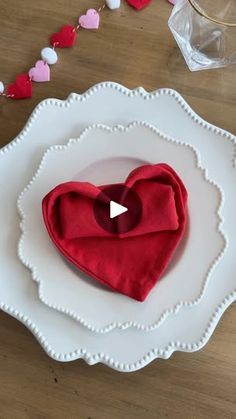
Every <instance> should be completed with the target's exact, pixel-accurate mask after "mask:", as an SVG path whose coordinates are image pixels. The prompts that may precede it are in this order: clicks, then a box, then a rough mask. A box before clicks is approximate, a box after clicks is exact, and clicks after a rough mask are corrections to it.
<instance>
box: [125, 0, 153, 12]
mask: <svg viewBox="0 0 236 419" xmlns="http://www.w3.org/2000/svg"><path fill="white" fill-rule="evenodd" d="M151 1H152V0H127V2H128V3H129V4H130V6H132V7H134V8H135V9H137V10H141V9H143V8H144V7H145V6H147V5H148V4H149V3H151Z"/></svg>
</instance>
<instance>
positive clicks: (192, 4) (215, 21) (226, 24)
mask: <svg viewBox="0 0 236 419" xmlns="http://www.w3.org/2000/svg"><path fill="white" fill-rule="evenodd" d="M188 1H189V3H190V4H191V6H192V7H193V9H194V10H195V11H196V12H197V13H198V14H199V15H200V16H202V17H205V18H206V19H208V20H210V21H211V22H214V23H217V24H218V25H224V26H232V27H235V28H236V23H231V22H224V21H223V20H219V19H216V18H214V17H211V16H209V15H208V14H207V13H206V12H204V10H202V8H201V7H200V6H199V5H198V4H197V3H196V1H195V0H188Z"/></svg>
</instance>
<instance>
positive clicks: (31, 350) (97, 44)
mask: <svg viewBox="0 0 236 419" xmlns="http://www.w3.org/2000/svg"><path fill="white" fill-rule="evenodd" d="M88 4H89V7H96V8H97V7H99V6H100V3H99V0H89V2H88V1H87V0H80V2H77V1H75V0H67V1H66V2H65V1H63V0H57V1H56V0H50V1H48V0H41V1H38V2H36V1H32V0H22V1H21V2H19V0H8V1H7V2H5V0H0V57H1V60H0V79H1V80H3V81H4V82H6V83H7V82H11V81H12V80H13V79H14V76H15V75H16V74H17V73H19V72H22V71H27V70H28V69H29V68H30V67H31V66H32V64H33V63H34V62H35V61H36V60H37V59H38V57H39V52H40V50H41V48H42V47H44V46H46V45H47V42H48V34H50V33H51V32H54V31H57V30H58V29H59V27H60V26H61V25H62V24H66V23H68V24H70V23H72V24H73V23H75V18H76V16H78V14H79V13H82V12H84V11H85V10H86V8H87V7H88ZM170 10H171V6H170V5H169V4H168V2H167V1H165V0H158V1H157V0H154V1H153V2H152V4H151V5H150V6H149V7H148V8H146V9H145V10H143V11H142V12H140V13H137V12H135V11H134V10H132V9H131V8H129V7H128V6H127V5H126V4H125V2H124V1H123V2H122V7H121V9H120V10H118V11H116V12H110V11H108V10H105V11H104V12H103V15H102V22H101V27H100V29H99V31H98V32H97V33H94V32H91V31H81V32H80V33H79V37H78V42H77V44H76V47H75V48H73V49H71V50H62V51H60V52H59V56H60V63H58V65H56V66H55V67H53V69H52V82H51V83H48V84H43V83H42V84H39V85H37V86H34V97H33V99H32V100H26V101H23V102H17V101H15V102H14V101H7V100H4V99H0V144H1V145H4V144H7V143H8V142H9V141H10V140H12V139H13V138H14V137H15V136H16V135H17V134H18V133H19V131H20V130H21V128H22V127H23V125H24V124H25V122H26V121H27V119H28V117H29V115H30V113H31V112H32V110H33V109H34V107H35V105H36V104H37V103H38V102H39V101H40V100H42V99H44V98H47V97H56V98H62V99H64V98H66V97H67V96H68V94H69V93H70V92H72V91H73V92H83V91H84V90H86V89H88V88H89V87H91V86H92V85H93V84H95V83H97V82H100V81H104V80H112V81H117V82H120V83H122V84H124V85H126V86H127V87H130V88H134V87H136V86H140V85H142V86H144V87H145V88H146V89H147V90H149V91H150V90H154V89H157V88H159V87H171V88H174V89H176V90H178V91H179V92H180V93H181V94H182V95H183V96H184V97H185V99H186V100H187V101H188V102H189V104H190V105H191V106H192V107H193V108H194V109H195V110H196V112H198V113H199V114H200V115H201V116H202V117H203V118H205V119H207V120H208V121H210V122H212V123H214V124H216V125H219V126H222V127H223V128H225V129H227V130H229V131H231V132H233V133H236V118H235V109H236V73H235V67H234V68H228V69H222V70H215V71H204V72H198V73H190V72H189V70H188V69H187V67H186V65H185V63H184V60H183V58H182V56H181V54H180V52H179V49H178V47H177V46H176V44H175V42H174V40H173V38H172V36H171V34H170V32H169V30H168V27H167V19H168V16H169V14H170ZM0 274H1V273H0ZM235 323H236V308H235V305H234V306H231V307H230V308H229V309H228V311H227V312H226V313H225V315H224V316H223V319H222V320H221V322H220V324H219V327H218V328H217V330H216V332H215V333H214V335H213V337H212V339H211V341H210V343H209V344H208V345H207V346H206V347H205V348H204V349H203V350H202V351H200V352H198V353H194V354H182V353H176V354H174V356H173V357H172V358H171V359H170V360H169V361H162V360H161V361H155V362H153V363H152V364H151V365H149V366H148V367H146V368H145V369H143V370H141V371H139V372H136V373H131V374H122V373H117V372H114V371H112V370H110V369H108V368H107V367H105V366H102V365H97V366H94V367H89V366H87V365H86V364H85V363H84V362H83V361H77V362H73V363H70V364H60V363H56V362H54V361H52V360H51V359H49V358H48V357H47V356H46V355H45V354H44V352H43V350H42V349H41V348H40V346H39V345H38V344H37V342H36V341H35V339H34V338H33V336H32V335H31V334H30V333H29V332H28V331H27V330H26V329H25V328H24V327H23V326H22V325H21V324H20V323H19V322H17V321H16V320H14V319H13V318H10V317H9V316H7V315H6V314H5V313H2V312H1V313H0V336H1V339H0V387H1V391H0V418H1V419H18V418H19V419H23V418H24V419H26V418H27V419H28V418H30V419H31V418H32V419H43V418H50V419H51V418H55V419H61V418H62V419H64V418H65V419H74V418H82V419H111V418H112V419H118V418H120V419H121V418H122V419H133V418H135V419H139V418H140V419H141V418H142V419H146V418H148V419H149V418H150V419H152V418H153V419H154V418H155V419H156V418H171V419H172V418H173V419H178V418H179V419H185V418H186V419H202V418H204V419H211V418H214V419H218V418H219V419H226V418H227V419H233V418H235V417H236V400H235V399H236V396H235V395H236V330H235Z"/></svg>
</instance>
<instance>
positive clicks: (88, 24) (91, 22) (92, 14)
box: [79, 9, 100, 29]
mask: <svg viewBox="0 0 236 419" xmlns="http://www.w3.org/2000/svg"><path fill="white" fill-rule="evenodd" d="M99 22H100V16H99V13H98V12H97V10H95V9H89V10H87V13H86V15H82V16H80V18H79V24H80V26H82V28H84V29H98V28H99Z"/></svg>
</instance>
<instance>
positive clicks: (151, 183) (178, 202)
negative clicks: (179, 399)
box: [42, 164, 187, 301]
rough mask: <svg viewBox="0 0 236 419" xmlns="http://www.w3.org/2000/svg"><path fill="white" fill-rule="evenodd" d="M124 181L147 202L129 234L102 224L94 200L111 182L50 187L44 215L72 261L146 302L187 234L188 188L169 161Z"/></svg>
mask: <svg viewBox="0 0 236 419" xmlns="http://www.w3.org/2000/svg"><path fill="white" fill-rule="evenodd" d="M124 185H125V186H126V187H128V188H131V189H132V190H133V191H135V193H136V194H137V195H138V196H139V198H140V200H141V202H142V217H141V220H140V222H139V223H138V224H137V225H136V227H134V228H133V229H132V230H131V231H129V232H127V233H124V234H120V235H119V234H118V235H115V234H112V233H109V232H107V231H105V230H103V228H102V227H101V226H100V225H99V224H98V223H97V221H96V217H95V215H94V203H95V200H96V198H97V197H98V196H100V195H99V194H101V190H104V188H105V187H104V186H101V187H97V186H94V185H92V184H90V183H85V182H84V183H83V182H67V183H63V184H61V185H59V186H57V187H56V188H55V189H53V190H52V191H51V192H49V193H48V194H47V195H46V197H45V198H44V199H43V203H42V210H43V218H44V222H45V225H46V228H47V230H48V233H49V235H50V237H51V239H52V241H53V242H54V244H55V245H56V246H57V248H58V249H59V250H60V252H61V253H62V254H63V255H64V256H65V257H66V258H67V259H68V260H69V261H70V262H72V263H73V264H74V265H75V266H77V267H78V268H80V269H81V270H82V271H84V272H86V273H88V274H89V275H90V276H92V277H94V278H95V279H97V280H98V281H99V282H101V283H102V284H104V285H107V286H108V287H110V288H112V289H113V290H116V291H118V292H120V293H122V294H125V295H127V296H129V297H132V298H134V299H136V300H139V301H143V300H145V298H146V297H147V295H148V293H149V292H150V291H151V289H152V288H153V286H154V285H155V284H156V282H157V281H158V279H160V276H161V275H162V273H163V271H164V269H165V268H166V266H167V264H168V263H169V261H170V259H171V257H172V255H173V253H174V251H175V249H176V246H177V245H178V243H179V241H180V240H181V238H182V236H183V232H184V229H185V225H186V202H187V191H186V189H185V187H184V185H183V183H182V181H181V180H180V178H179V177H178V175H177V174H176V173H175V171H174V170H173V169H172V168H171V167H170V166H168V165H166V164H157V165H145V166H141V167H139V168H137V169H135V170H134V171H132V172H131V173H130V175H129V176H128V178H127V180H126V182H125V184H124ZM104 195H105V194H104ZM104 200H107V197H104ZM120 204H121V205H122V202H120Z"/></svg>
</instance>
